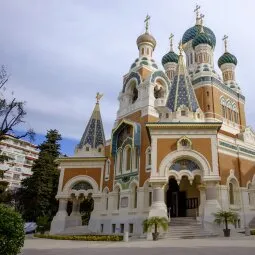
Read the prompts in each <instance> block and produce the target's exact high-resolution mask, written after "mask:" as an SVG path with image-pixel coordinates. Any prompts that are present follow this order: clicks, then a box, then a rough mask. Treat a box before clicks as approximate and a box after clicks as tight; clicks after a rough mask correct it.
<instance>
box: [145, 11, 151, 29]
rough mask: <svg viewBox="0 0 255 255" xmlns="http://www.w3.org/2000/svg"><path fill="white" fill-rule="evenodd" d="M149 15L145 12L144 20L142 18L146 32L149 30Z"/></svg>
mask: <svg viewBox="0 0 255 255" xmlns="http://www.w3.org/2000/svg"><path fill="white" fill-rule="evenodd" d="M150 18H151V17H150V16H149V15H148V14H147V16H146V18H145V20H144V23H145V31H146V33H148V30H149V20H150Z"/></svg>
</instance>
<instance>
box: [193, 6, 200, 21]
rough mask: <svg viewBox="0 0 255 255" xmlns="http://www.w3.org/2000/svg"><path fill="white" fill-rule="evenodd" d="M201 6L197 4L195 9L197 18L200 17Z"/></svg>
mask: <svg viewBox="0 0 255 255" xmlns="http://www.w3.org/2000/svg"><path fill="white" fill-rule="evenodd" d="M200 8H201V7H200V5H198V4H197V5H196V8H195V10H194V12H195V13H196V15H197V18H198V17H199V9H200Z"/></svg>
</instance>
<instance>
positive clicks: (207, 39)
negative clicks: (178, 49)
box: [192, 31, 215, 48]
mask: <svg viewBox="0 0 255 255" xmlns="http://www.w3.org/2000/svg"><path fill="white" fill-rule="evenodd" d="M199 44H208V45H210V46H211V47H212V48H213V47H214V46H215V44H214V42H213V39H212V37H211V36H210V35H209V34H207V33H205V32H204V31H203V32H200V33H199V34H198V35H197V36H196V37H195V38H194V39H193V41H192V47H193V48H195V47H196V46H197V45H199Z"/></svg>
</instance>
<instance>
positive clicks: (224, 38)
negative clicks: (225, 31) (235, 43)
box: [222, 35, 228, 52]
mask: <svg viewBox="0 0 255 255" xmlns="http://www.w3.org/2000/svg"><path fill="white" fill-rule="evenodd" d="M227 39H228V36H227V35H224V36H223V38H222V41H223V42H224V46H225V52H227V45H228V42H227Z"/></svg>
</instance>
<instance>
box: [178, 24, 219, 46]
mask: <svg viewBox="0 0 255 255" xmlns="http://www.w3.org/2000/svg"><path fill="white" fill-rule="evenodd" d="M203 28H204V32H205V34H207V35H208V36H209V37H210V38H211V41H212V45H213V46H212V47H215V45H216V37H215V34H214V33H213V31H212V30H211V29H210V28H208V27H203ZM200 30H201V25H198V24H196V25H195V26H193V27H191V28H189V29H188V30H187V31H186V32H185V33H184V35H183V36H182V44H185V43H187V42H189V41H190V40H193V39H194V38H195V37H196V36H197V35H198V34H199V33H200Z"/></svg>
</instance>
